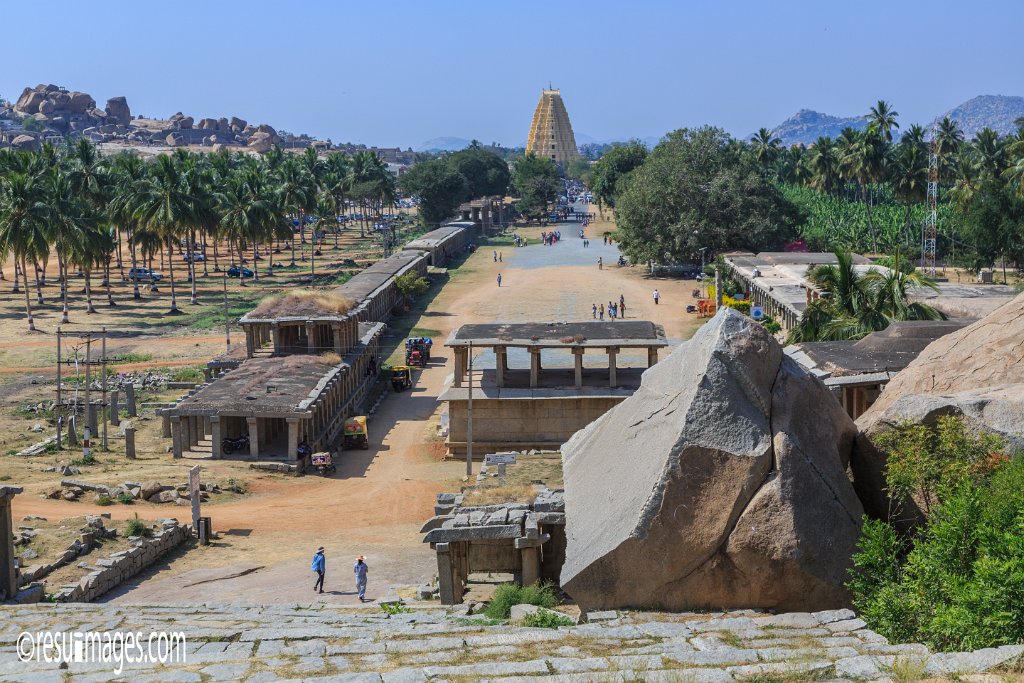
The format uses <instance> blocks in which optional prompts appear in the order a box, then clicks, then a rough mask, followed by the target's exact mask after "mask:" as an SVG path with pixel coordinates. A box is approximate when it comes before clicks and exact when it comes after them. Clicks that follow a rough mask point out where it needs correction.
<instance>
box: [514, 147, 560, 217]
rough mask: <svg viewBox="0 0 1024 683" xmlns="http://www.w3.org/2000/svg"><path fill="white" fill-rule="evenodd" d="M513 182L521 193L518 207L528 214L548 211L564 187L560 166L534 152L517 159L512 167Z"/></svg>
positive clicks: (518, 192)
mask: <svg viewBox="0 0 1024 683" xmlns="http://www.w3.org/2000/svg"><path fill="white" fill-rule="evenodd" d="M512 184H513V185H514V186H515V188H516V193H517V194H518V195H519V203H518V204H517V205H516V208H518V209H519V211H520V212H522V213H523V214H527V215H539V214H543V213H544V212H546V211H547V208H548V204H549V203H550V202H553V201H554V200H555V198H556V197H557V196H558V193H559V192H560V191H561V189H562V182H561V180H560V178H559V173H558V167H557V166H556V165H555V162H553V161H552V160H551V159H548V158H546V157H539V156H537V155H536V154H534V153H533V152H530V153H528V154H525V155H523V156H522V157H520V158H519V159H517V160H516V161H515V163H514V165H513V168H512Z"/></svg>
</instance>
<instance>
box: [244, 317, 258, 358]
mask: <svg viewBox="0 0 1024 683" xmlns="http://www.w3.org/2000/svg"><path fill="white" fill-rule="evenodd" d="M255 353H256V339H255V335H254V333H253V329H252V325H246V326H245V357H246V358H252V357H253V355H254V354H255Z"/></svg>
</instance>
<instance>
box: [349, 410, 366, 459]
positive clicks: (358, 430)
mask: <svg viewBox="0 0 1024 683" xmlns="http://www.w3.org/2000/svg"><path fill="white" fill-rule="evenodd" d="M343 429H344V443H343V445H344V447H345V448H356V447H358V448H362V449H363V450H364V451H365V450H366V449H367V448H369V447H370V440H369V438H368V435H367V431H366V416H365V415H354V416H352V417H350V418H348V419H347V420H345V426H344V428H343Z"/></svg>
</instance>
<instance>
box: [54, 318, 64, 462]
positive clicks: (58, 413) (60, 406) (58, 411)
mask: <svg viewBox="0 0 1024 683" xmlns="http://www.w3.org/2000/svg"><path fill="white" fill-rule="evenodd" d="M63 400H64V395H63V394H62V393H61V379H60V328H59V327H58V328H57V405H55V406H54V407H53V417H54V419H55V420H56V421H57V450H58V451H59V450H60V449H61V445H60V433H61V428H62V427H63V426H64V425H62V424H61V420H63V419H64V403H63Z"/></svg>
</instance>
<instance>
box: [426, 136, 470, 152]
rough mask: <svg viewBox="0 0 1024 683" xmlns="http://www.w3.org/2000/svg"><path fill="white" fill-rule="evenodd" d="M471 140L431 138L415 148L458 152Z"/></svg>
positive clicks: (428, 150) (427, 150)
mask: <svg viewBox="0 0 1024 683" xmlns="http://www.w3.org/2000/svg"><path fill="white" fill-rule="evenodd" d="M470 142H472V141H471V140H467V139H466V138H453V137H440V138H431V139H430V140H427V141H426V142H424V143H423V144H422V145H420V146H419V147H417V148H416V151H417V152H458V151H459V150H463V149H466V148H467V147H469V145H470Z"/></svg>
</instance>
